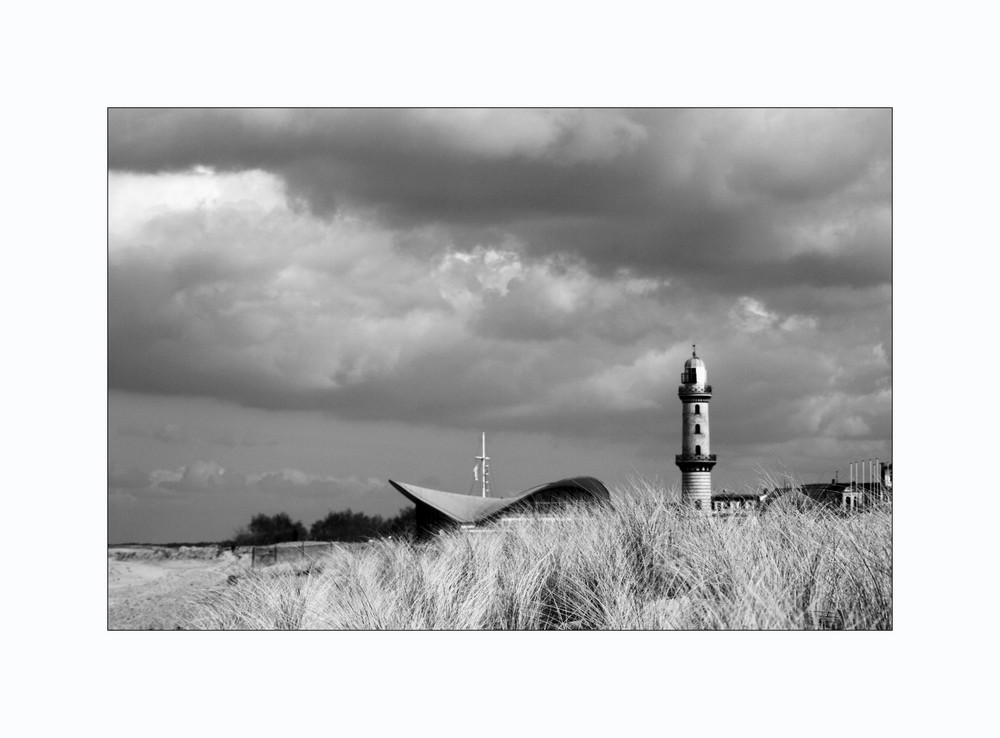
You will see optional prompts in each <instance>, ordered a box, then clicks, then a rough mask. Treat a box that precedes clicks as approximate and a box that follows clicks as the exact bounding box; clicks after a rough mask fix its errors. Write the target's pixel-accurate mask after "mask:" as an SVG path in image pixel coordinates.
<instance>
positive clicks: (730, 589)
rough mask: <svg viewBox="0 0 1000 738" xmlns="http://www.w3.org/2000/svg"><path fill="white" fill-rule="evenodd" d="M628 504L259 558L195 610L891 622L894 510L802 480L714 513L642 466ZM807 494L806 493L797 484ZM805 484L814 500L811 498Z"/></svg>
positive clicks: (391, 622)
mask: <svg viewBox="0 0 1000 738" xmlns="http://www.w3.org/2000/svg"><path fill="white" fill-rule="evenodd" d="M613 493H614V497H615V503H614V505H613V507H601V508H597V509H586V508H582V507H581V508H576V509H573V510H571V511H570V513H571V514H570V515H569V518H568V519H565V520H558V521H553V520H546V519H544V518H539V517H535V518H528V519H526V520H523V521H520V522H518V523H516V524H512V525H498V526H496V528H495V529H494V531H493V532H491V533H487V534H483V533H476V534H467V533H459V532H456V533H454V534H450V535H446V536H442V537H440V538H437V539H435V540H433V541H431V542H429V543H421V544H416V543H412V542H408V541H399V540H380V541H374V542H371V543H369V544H366V545H364V546H360V547H357V548H354V549H345V550H343V551H341V552H339V553H336V554H333V555H331V556H329V557H327V558H325V559H323V560H321V561H320V562H318V563H317V564H315V565H313V566H312V567H311V568H310V569H309V570H306V571H295V570H294V568H293V567H290V566H288V565H280V566H277V567H271V568H269V569H262V570H255V571H251V572H249V573H248V574H247V575H246V576H243V577H241V578H240V579H239V580H238V581H236V582H235V583H234V584H233V585H232V586H229V587H227V588H226V589H224V590H221V591H218V592H214V593H206V594H204V595H203V596H202V597H201V598H200V599H199V600H198V601H196V602H194V603H193V604H192V606H191V608H190V613H189V617H188V621H187V626H188V627H192V628H210V629H254V628H266V629H285V628H292V629H300V628H305V629H320V628H335V629H489V630H508V629H813V628H830V627H833V628H846V629H888V628H891V627H892V539H891V510H890V509H888V508H887V507H877V508H873V509H869V510H865V511H863V512H859V513H855V514H852V515H841V514H838V513H836V512H833V511H830V510H828V509H826V508H823V507H821V506H817V505H812V504H809V501H808V500H807V499H806V498H802V496H801V494H800V493H798V492H796V491H795V490H794V489H793V490H791V491H789V492H787V493H786V494H785V495H784V498H785V499H782V500H779V501H778V502H777V503H775V504H771V505H768V506H767V507H765V508H763V509H761V510H759V511H755V512H751V513H749V514H746V515H742V514H741V515H728V516H722V515H707V514H703V513H696V512H692V511H687V510H685V509H683V508H681V507H680V506H678V505H676V504H673V503H672V502H671V501H670V500H671V499H672V496H671V494H670V493H668V492H667V491H666V490H664V489H662V488H659V487H658V486H657V485H655V484H652V483H649V482H645V481H642V480H632V481H631V482H630V483H629V484H628V485H626V487H624V488H620V489H616V490H613ZM796 495H798V497H796ZM800 498H802V499H800Z"/></svg>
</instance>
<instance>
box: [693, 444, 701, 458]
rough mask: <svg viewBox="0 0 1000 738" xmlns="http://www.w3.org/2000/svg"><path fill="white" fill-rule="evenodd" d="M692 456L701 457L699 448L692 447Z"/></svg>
mask: <svg viewBox="0 0 1000 738" xmlns="http://www.w3.org/2000/svg"><path fill="white" fill-rule="evenodd" d="M694 455H695V456H701V446H695V447H694Z"/></svg>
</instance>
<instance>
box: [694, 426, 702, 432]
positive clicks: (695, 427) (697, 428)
mask: <svg viewBox="0 0 1000 738" xmlns="http://www.w3.org/2000/svg"><path fill="white" fill-rule="evenodd" d="M694 432H695V433H701V426H700V425H697V424H695V426H694Z"/></svg>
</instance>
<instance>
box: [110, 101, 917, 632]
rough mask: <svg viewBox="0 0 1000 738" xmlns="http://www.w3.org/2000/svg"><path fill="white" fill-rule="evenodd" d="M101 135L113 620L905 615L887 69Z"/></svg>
mask: <svg viewBox="0 0 1000 738" xmlns="http://www.w3.org/2000/svg"><path fill="white" fill-rule="evenodd" d="M107 146H108V154H107V169H108V171H107V230H108V234H107V237H108V247H107V279H108V282H107V341H108V348H107V362H108V363H107V406H108V409H107V413H108V418H107V425H108V427H107V439H108V440H107V442H108V459H107V463H108V474H107V485H108V488H107V525H108V532H107V546H108V555H107V566H108V579H107V581H108V584H107V587H108V592H107V595H108V613H107V618H108V626H107V627H108V629H109V630H133V631H144V630H150V629H153V630H213V631H219V630H269V631H273V630H287V629H292V630H312V631H317V630H323V631H326V630H337V631H344V630H348V631H358V630H361V631H374V630H389V631H414V630H416V631H432V630H433V631H440V630H446V631H468V630H471V631H539V630H544V631H664V630H680V631H706V630H725V631H774V630H777V631H803V630H824V631H834V630H864V631H879V630H892V629H893V394H892V393H893V367H892V361H893V294H892V289H893V211H892V206H893V168H892V167H893V161H892V153H893V109H892V108H891V107H645V108H605V107H599V108H598V107H594V108H564V107H554V108H540V107H494V108H465V107H446V108H438V107H427V108H412V107H385V108H354V107H351V108H348V107H335V108H272V107H266V108H252V109H248V108H231V107H218V108H215V107H211V108H209V107H192V108H161V107H149V108H143V107H140V108H120V107H111V108H109V109H108V111H107ZM905 471H906V469H905V468H904V472H905ZM906 477H907V474H906V473H904V478H906ZM905 493H906V485H905V484H904V488H903V494H904V495H905ZM177 637H182V636H177ZM545 637H558V636H545ZM837 637H841V636H837Z"/></svg>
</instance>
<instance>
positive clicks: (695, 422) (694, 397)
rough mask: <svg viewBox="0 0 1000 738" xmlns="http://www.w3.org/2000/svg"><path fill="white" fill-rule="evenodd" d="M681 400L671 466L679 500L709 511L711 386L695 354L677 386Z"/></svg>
mask: <svg viewBox="0 0 1000 738" xmlns="http://www.w3.org/2000/svg"><path fill="white" fill-rule="evenodd" d="M677 395H678V397H680V400H681V423H682V425H681V432H682V436H681V453H680V454H678V455H677V456H676V457H675V463H676V464H677V466H678V467H680V470H681V500H682V501H683V502H684V504H686V505H689V506H690V507H693V508H695V509H696V510H706V511H708V510H711V509H712V467H714V466H715V463H716V458H715V454H713V453H712V442H711V434H710V432H709V420H708V404H709V401H710V400H711V399H712V385H710V384H709V383H708V372H707V371H706V370H705V362H703V361H702V360H701V359H700V358H698V354H697V351H696V350H695V351H692V352H691V358H690V359H688V360H687V361H686V362H685V363H684V371H683V372H682V373H681V385H680V387H679V388H678V390H677Z"/></svg>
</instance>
